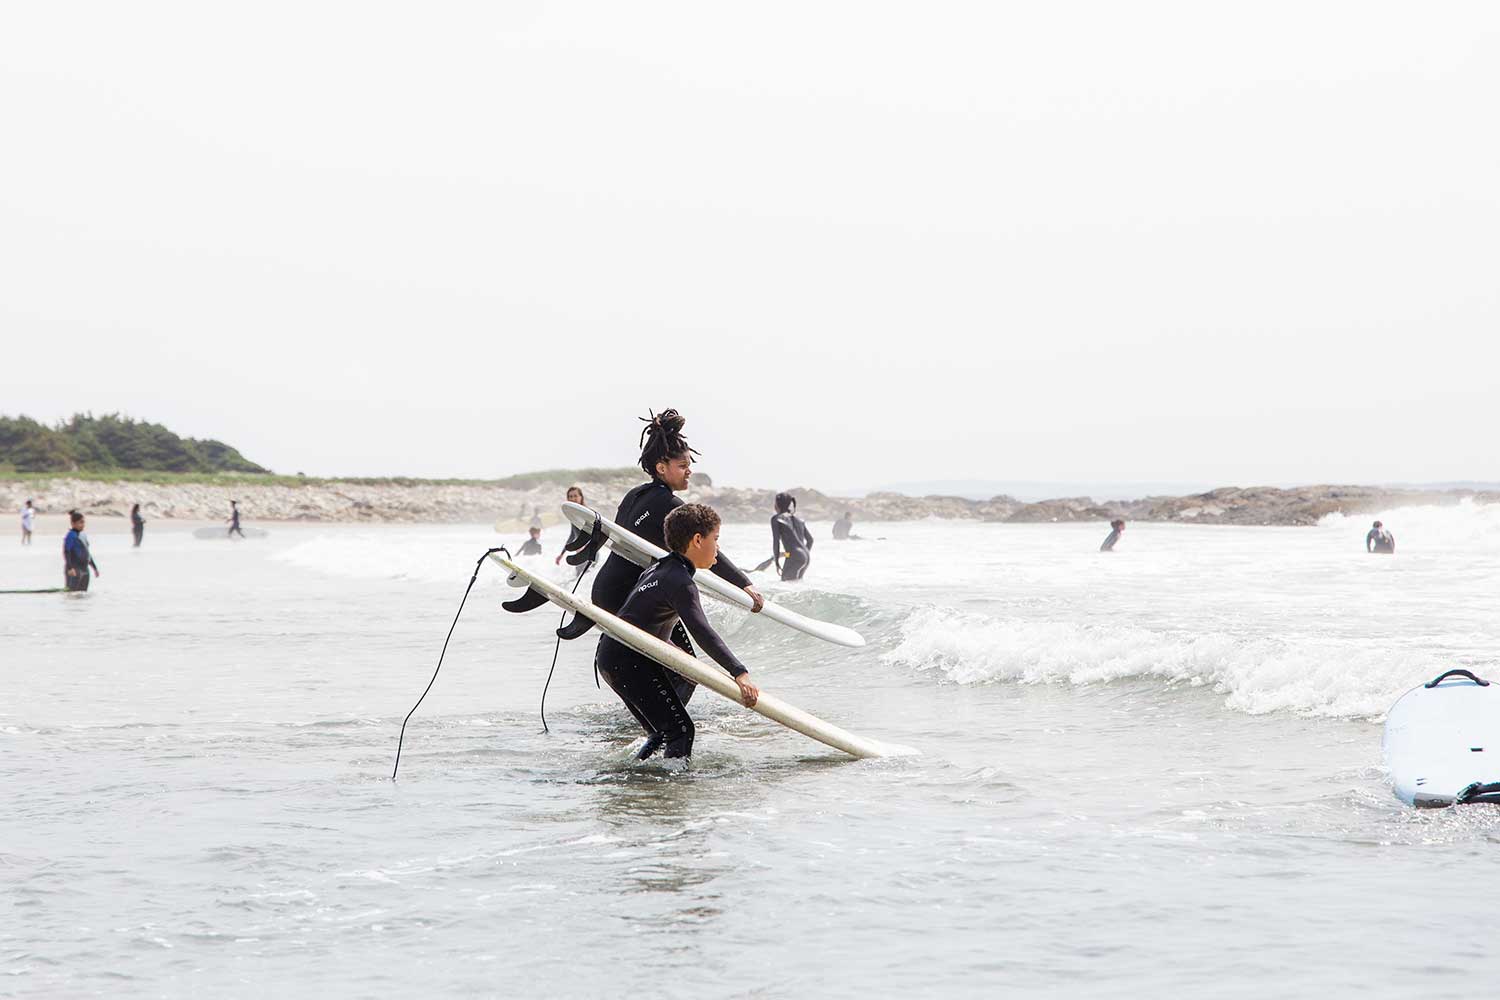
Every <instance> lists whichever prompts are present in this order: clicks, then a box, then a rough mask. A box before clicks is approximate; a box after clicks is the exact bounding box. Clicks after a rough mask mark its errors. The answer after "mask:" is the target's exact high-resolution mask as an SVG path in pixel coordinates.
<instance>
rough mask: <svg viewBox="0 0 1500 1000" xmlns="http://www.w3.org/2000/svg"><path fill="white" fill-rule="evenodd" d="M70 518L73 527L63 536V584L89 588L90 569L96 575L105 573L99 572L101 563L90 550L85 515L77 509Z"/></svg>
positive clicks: (70, 587)
mask: <svg viewBox="0 0 1500 1000" xmlns="http://www.w3.org/2000/svg"><path fill="white" fill-rule="evenodd" d="M68 520H69V522H70V523H71V524H72V527H71V528H70V529H69V530H68V534H67V536H66V537H65V538H63V584H64V585H65V586H66V587H67V588H68V589H69V590H76V591H84V590H88V589H89V570H90V569H92V570H93V571H94V575H96V576H103V575H104V574H103V573H101V572H99V564H98V563H96V562H94V554H93V553H92V552H91V551H90V550H89V536H88V535H86V534H84V533H83V527H84V521H83V515H82V514H80V513H79V512H78V511H76V510H75V511H72V512H71V513H70V515H69V518H68Z"/></svg>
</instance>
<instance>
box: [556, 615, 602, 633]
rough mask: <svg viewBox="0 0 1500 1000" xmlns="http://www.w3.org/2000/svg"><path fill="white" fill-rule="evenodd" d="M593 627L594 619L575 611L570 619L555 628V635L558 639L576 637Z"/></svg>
mask: <svg viewBox="0 0 1500 1000" xmlns="http://www.w3.org/2000/svg"><path fill="white" fill-rule="evenodd" d="M593 627H594V620H593V619H592V618H588V617H586V616H584V615H580V614H576V613H575V614H574V615H573V620H572V621H570V622H568V624H566V625H564V626H562V627H561V628H559V629H558V630H557V637H558V638H559V639H577V638H578V637H579V636H581V635H583V634H584V633H585V632H587V631H588V630H589V629H591V628H593Z"/></svg>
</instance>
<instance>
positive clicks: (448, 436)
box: [0, 0, 1500, 487]
mask: <svg viewBox="0 0 1500 1000" xmlns="http://www.w3.org/2000/svg"><path fill="white" fill-rule="evenodd" d="M4 22H5V23H4V27H3V30H0V137H3V138H0V142H3V155H0V325H3V329H4V340H5V350H4V354H3V356H0V413H6V414H15V413H18V412H24V413H27V414H29V415H32V416H35V417H38V418H41V419H46V420H53V419H56V418H59V417H61V416H64V415H66V414H68V413H71V412H72V411H74V410H93V411H94V412H96V413H100V412H108V411H114V410H120V411H123V412H125V413H127V414H131V415H134V416H137V417H141V418H145V419H149V420H154V421H159V422H162V423H165V424H167V425H168V426H170V427H172V428H173V429H175V430H177V431H179V432H180V433H184V434H189V435H193V436H200V437H216V438H220V439H222V440H225V441H227V442H230V443H231V444H234V445H236V446H238V447H240V448H241V450H243V451H244V452H245V454H246V455H247V456H248V457H250V458H252V459H254V460H256V461H259V462H261V463H263V464H266V465H269V466H271V467H272V468H274V469H276V470H277V471H280V472H294V471H299V470H301V471H305V472H307V473H309V474H364V475H379V474H410V475H425V476H483V477H487V476H498V475H504V474H507V473H511V472H517V471H522V470H527V469H535V468H543V467H556V466H571V465H592V464H608V465H621V464H630V463H631V462H633V461H634V458H635V455H636V435H637V432H638V428H639V426H640V425H639V424H638V423H637V421H636V419H635V418H636V416H637V415H641V414H644V413H645V412H646V409H647V407H655V408H658V409H659V408H661V407H664V406H675V407H677V408H678V409H680V410H682V411H683V412H684V413H685V414H686V415H687V417H688V428H687V429H688V433H689V438H690V439H691V441H692V443H693V444H694V445H695V446H696V447H698V448H699V449H700V450H701V451H702V452H703V455H704V457H703V460H702V465H701V468H702V469H703V470H704V471H707V472H709V473H711V474H713V475H715V477H716V478H717V479H719V480H720V481H724V482H729V483H736V484H744V485H763V486H793V485H807V486H824V487H827V486H859V485H873V484H879V483H883V482H892V481H902V480H905V481H911V480H930V479H1048V480H1064V481H1098V480H1106V479H1107V480H1123V481H1139V480H1156V481H1191V482H1219V483H1225V484H1240V485H1249V484H1251V483H1256V482H1289V481H1296V482H1312V481H1330V480H1332V481H1361V482H1373V481H1394V480H1403V481H1422V480H1439V479H1461V478H1462V479H1500V451H1497V449H1496V448H1495V447H1494V444H1493V439H1494V436H1495V411H1496V389H1497V379H1500V375H1497V373H1500V345H1497V335H1500V128H1497V127H1496V100H1497V96H1500V58H1497V45H1500V5H1496V4H1494V3H1489V2H1481V3H1449V4H1442V5H1417V4H1409V3H1408V4H1384V3H1371V2H1364V0H1361V2H1354V3H1323V4H1319V3H1306V2H1298V3H1284V4H1277V3H1255V4H1237V5H1224V4H1205V3H1201V2H1189V3H1180V4H1167V3H1129V4H1125V3H1117V2H1108V3H1097V4H1090V3H1031V2H1028V3H1011V4H995V3H980V4H973V5H964V4H914V3H907V4H899V5H883V4H875V3H869V2H859V3H851V4H809V3H805V2H801V3H787V4H775V3H758V4H754V5H724V4H705V3H701V2H693V3H682V4H665V3H653V4H623V3H618V2H610V3H601V4H583V3H579V4H549V3H532V4H497V3H493V2H486V3H473V4H437V5H434V4H376V3H358V4H348V5H332V4H309V3H303V2H298V3H287V4H281V3H266V2H262V3H257V4H253V5H249V6H244V5H241V6H233V5H230V6H226V5H221V4H204V3H201V2H191V3H181V4H152V3H142V4H121V3H98V4H78V3H71V4H48V3H33V4H12V5H9V6H8V7H7V9H6V13H5V16H4Z"/></svg>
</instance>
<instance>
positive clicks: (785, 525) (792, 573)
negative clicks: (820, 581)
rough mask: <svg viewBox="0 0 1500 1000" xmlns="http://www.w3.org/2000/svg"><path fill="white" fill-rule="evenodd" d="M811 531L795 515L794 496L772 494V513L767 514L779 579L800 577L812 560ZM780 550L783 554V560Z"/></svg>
mask: <svg viewBox="0 0 1500 1000" xmlns="http://www.w3.org/2000/svg"><path fill="white" fill-rule="evenodd" d="M812 545H813V537H812V532H811V531H808V530H807V522H806V521H804V520H802V518H800V517H798V516H797V498H796V497H794V496H792V495H791V494H790V493H778V494H776V513H775V514H774V515H773V516H772V517H771V556H772V558H773V559H774V560H775V562H776V568H777V569H778V570H780V571H781V578H782V579H783V580H800V579H802V574H804V573H806V572H807V565H808V563H810V562H812ZM782 553H786V560H785V562H783V561H782Z"/></svg>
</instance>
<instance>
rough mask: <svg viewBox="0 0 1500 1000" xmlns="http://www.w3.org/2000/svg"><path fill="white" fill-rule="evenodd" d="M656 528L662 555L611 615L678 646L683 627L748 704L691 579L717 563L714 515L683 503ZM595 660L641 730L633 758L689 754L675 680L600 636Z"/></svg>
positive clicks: (755, 693)
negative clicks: (641, 740)
mask: <svg viewBox="0 0 1500 1000" xmlns="http://www.w3.org/2000/svg"><path fill="white" fill-rule="evenodd" d="M669 412H670V411H669ZM662 530H663V534H664V535H665V539H664V540H665V541H666V548H667V550H668V552H667V554H666V555H664V556H662V557H661V558H660V559H658V560H656V562H654V563H652V564H651V566H650V568H649V569H647V570H646V571H645V572H643V573H641V575H640V577H639V579H638V580H637V581H636V583H635V586H634V588H633V589H632V590H631V591H630V593H629V596H627V597H626V599H625V602H624V604H623V605H622V606H621V607H620V608H619V610H618V611H617V612H616V613H617V614H618V615H619V616H620V618H621V619H622V620H624V621H626V622H628V623H629V624H631V625H634V626H636V627H637V628H639V629H642V630H644V631H646V632H649V633H651V634H652V635H654V636H656V637H657V638H658V639H665V640H667V641H670V642H672V643H674V644H676V645H679V646H680V645H681V643H680V642H678V640H677V634H678V633H679V632H680V631H683V629H684V626H685V627H686V631H687V633H688V634H690V635H691V636H692V637H693V640H694V641H696V642H697V643H698V645H699V646H702V647H703V650H704V651H705V652H706V653H708V655H709V656H711V657H712V658H713V660H714V662H716V663H718V664H719V666H721V667H723V668H724V669H725V670H727V671H729V674H730V676H731V677H733V678H734V682H735V683H736V684H737V685H739V689H740V700H741V701H743V702H744V703H745V704H746V705H747V706H754V705H755V703H756V701H757V700H758V699H759V698H760V691H759V689H758V688H756V686H755V685H754V684H753V683H752V682H751V680H750V674H749V671H748V670H747V668H746V667H745V665H744V664H743V663H741V662H740V661H739V658H738V657H736V656H735V655H734V653H733V652H732V651H731V650H730V648H729V647H728V646H727V645H725V643H724V640H723V639H722V638H720V637H719V634H718V633H717V632H715V631H714V629H713V626H712V625H710V624H709V623H708V619H707V618H706V617H705V616H704V614H703V602H702V601H701V600H700V598H699V596H698V585H697V584H696V583H695V582H693V575H694V574H695V573H696V572H697V571H698V570H701V569H714V568H717V566H719V565H720V564H722V563H723V562H724V558H723V557H722V556H720V555H719V515H718V514H717V513H716V512H715V511H714V510H713V508H711V507H706V506H704V505H703V504H697V503H690V504H683V505H682V506H680V507H676V508H675V509H674V510H672V511H671V513H669V514H667V516H666V518H665V521H664V523H663V525H662ZM596 586H597V585H596ZM747 589H748V588H747ZM758 603H759V602H757V604H758ZM756 610H759V608H758V607H757V609H756ZM596 662H597V663H598V667H599V676H600V677H602V678H604V682H605V683H606V684H608V685H609V687H610V690H611V691H613V692H614V693H615V694H617V695H619V696H620V700H621V701H623V702H624V703H625V707H626V708H628V709H630V714H631V715H633V716H635V718H636V721H637V722H639V723H640V724H641V728H643V729H645V730H646V742H645V743H644V744H643V745H642V746H641V749H640V751H639V753H637V755H636V759H637V760H645V759H646V758H647V757H650V756H651V755H652V754H653V753H655V752H656V750H657V748H658V747H665V752H664V754H663V756H664V757H667V758H677V757H688V756H691V754H692V752H693V720H692V719H691V718H690V717H689V716H688V713H687V699H686V698H684V697H682V696H681V694H680V692H679V686H680V685H679V682H680V681H682V680H683V678H681V677H679V676H678V675H677V674H675V673H673V672H672V671H670V670H668V669H667V668H666V667H664V666H662V665H661V664H659V663H657V662H656V661H655V660H652V659H650V658H649V657H646V656H643V655H641V654H640V653H637V652H636V651H635V650H633V649H631V648H630V647H629V646H626V645H625V644H623V643H620V642H617V641H615V640H614V639H613V638H611V637H610V636H608V635H605V636H601V637H600V639H599V652H598V654H597V661H596ZM689 683H690V685H691V682H689ZM692 687H696V685H691V686H690V688H689V691H690V692H691V688H692Z"/></svg>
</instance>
